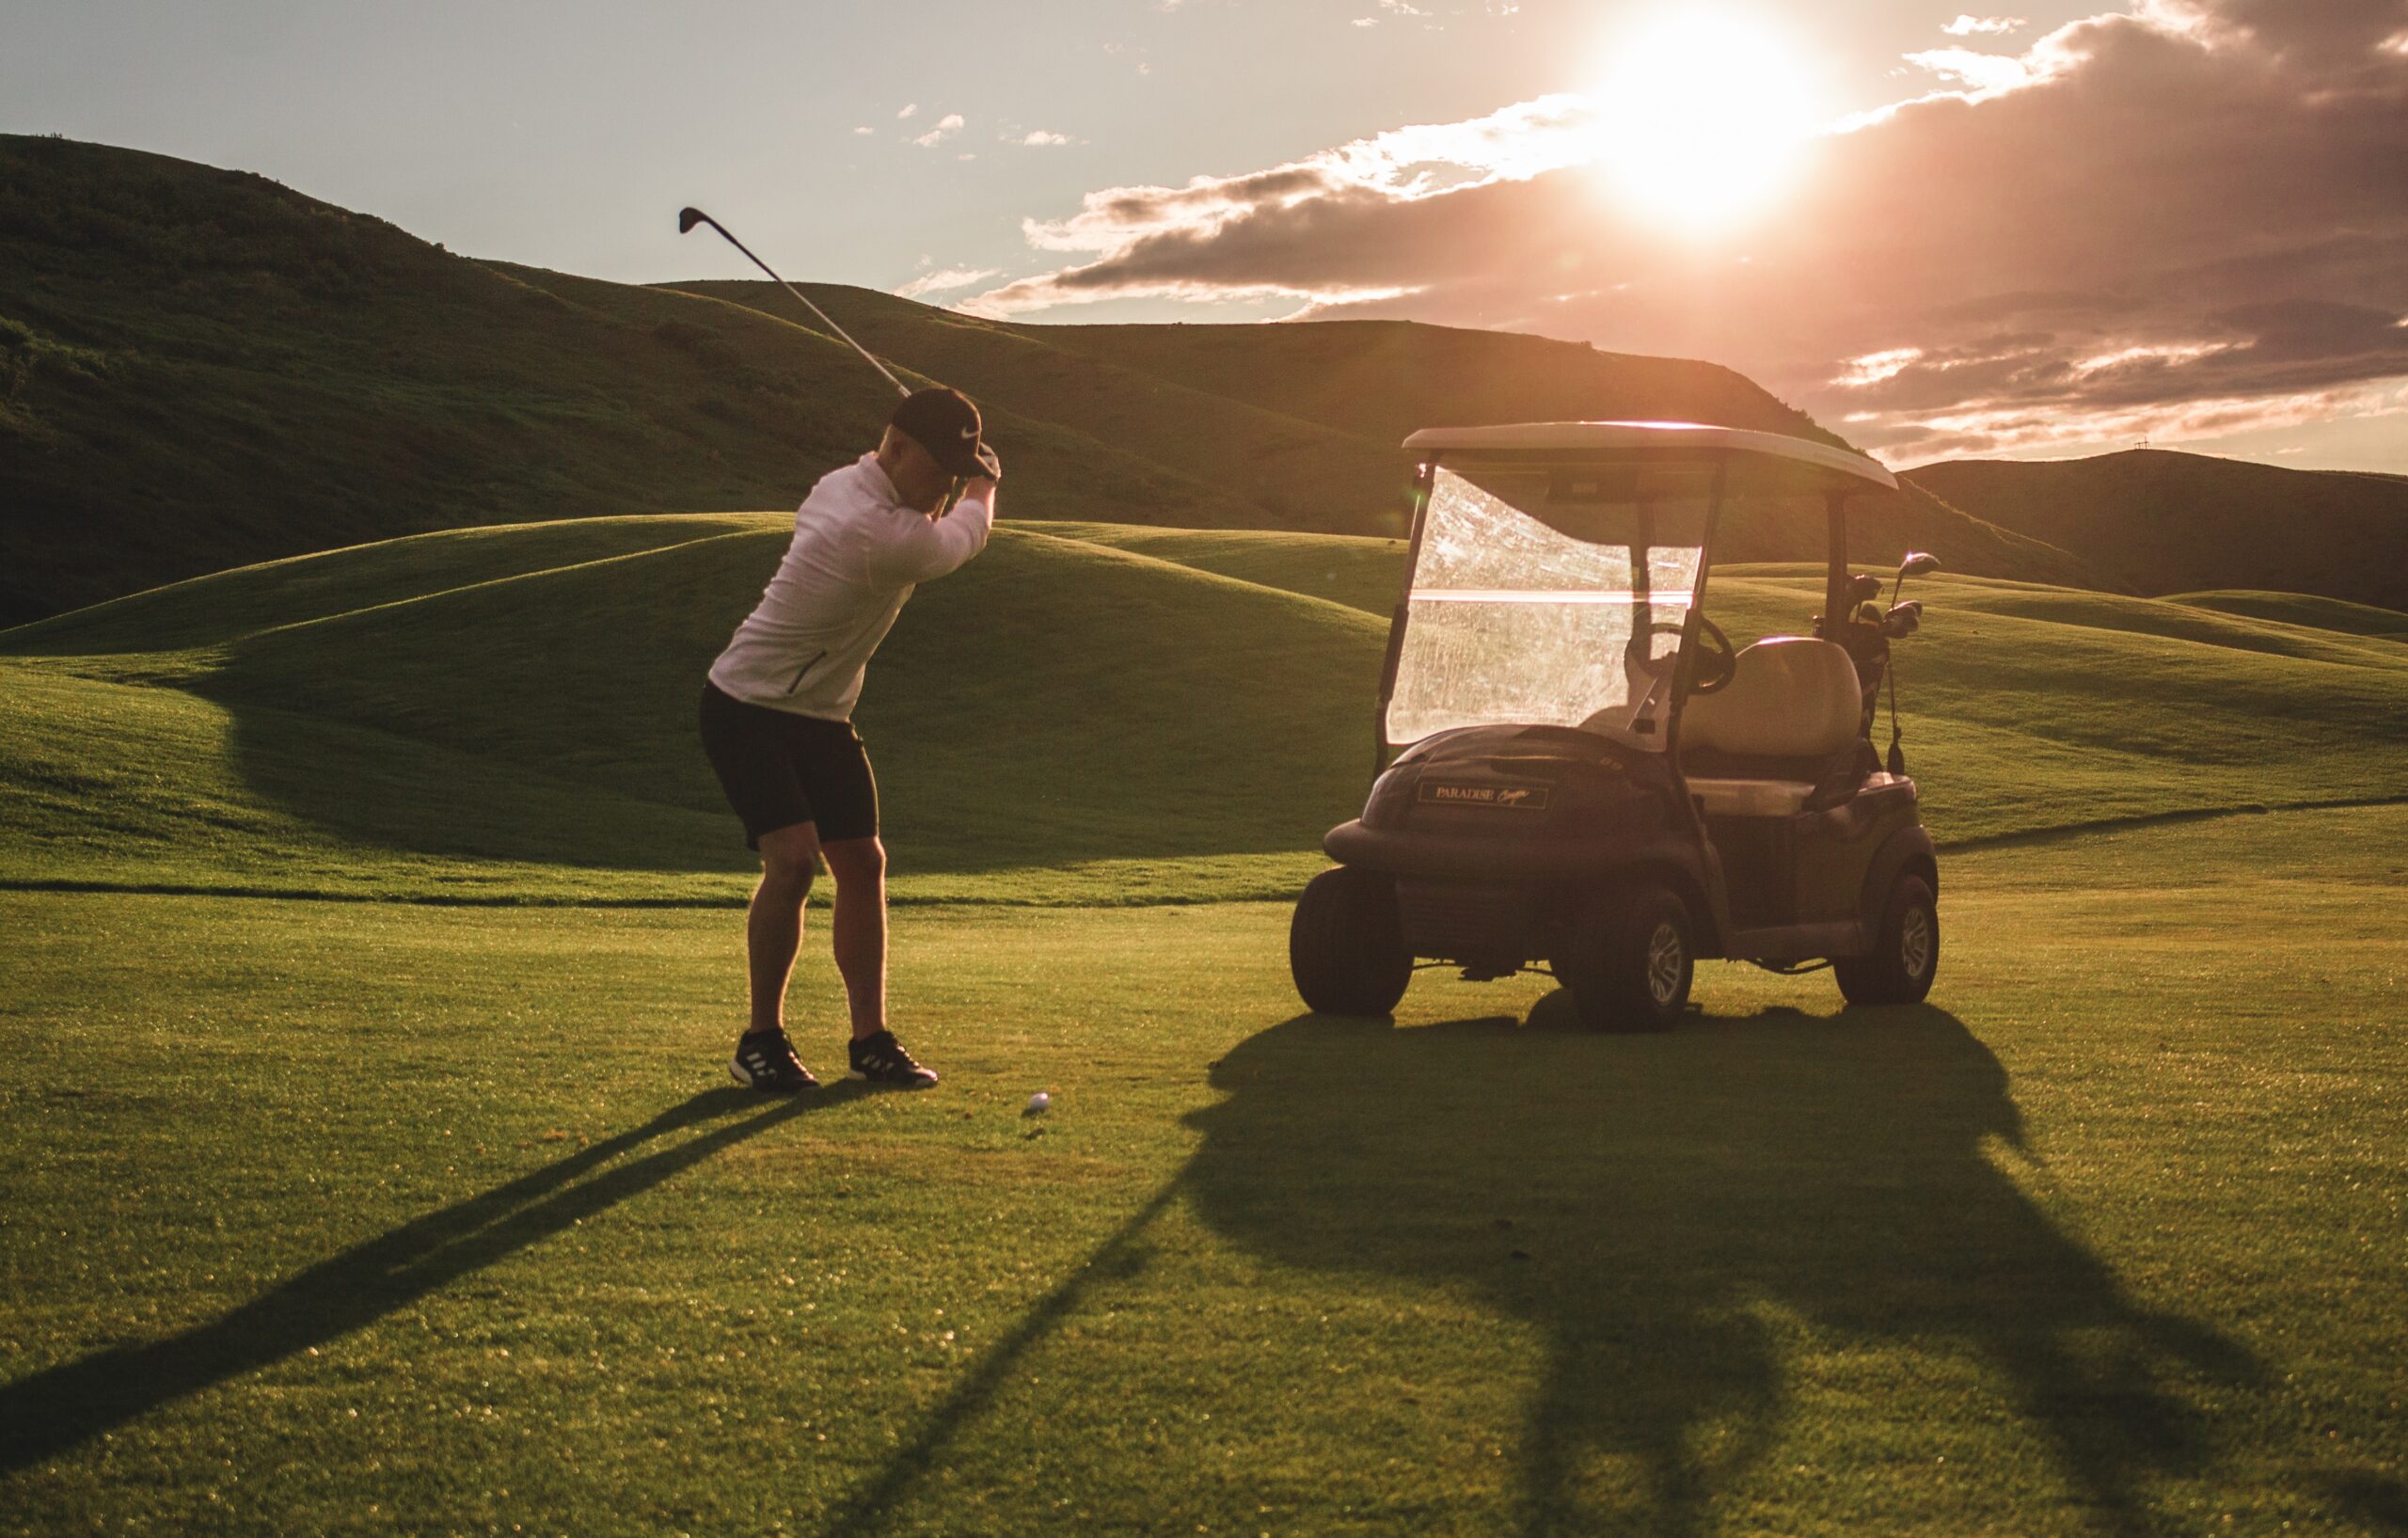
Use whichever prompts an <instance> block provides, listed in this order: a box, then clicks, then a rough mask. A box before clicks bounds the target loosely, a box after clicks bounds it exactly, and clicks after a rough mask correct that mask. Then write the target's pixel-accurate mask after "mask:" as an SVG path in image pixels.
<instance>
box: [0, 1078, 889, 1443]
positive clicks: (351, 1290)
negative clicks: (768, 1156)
mask: <svg viewBox="0 0 2408 1538" xmlns="http://www.w3.org/2000/svg"><path fill="white" fill-rule="evenodd" d="M849 1093H850V1092H849V1089H848V1086H834V1087H832V1088H831V1089H828V1090H823V1091H822V1092H820V1094H818V1095H817V1096H815V1097H812V1098H811V1099H809V1100H808V1101H806V1100H802V1099H799V1098H798V1099H789V1100H781V1101H779V1102H775V1103H774V1104H772V1105H770V1106H768V1107H767V1108H763V1107H762V1106H761V1104H760V1101H761V1097H760V1096H759V1095H758V1094H757V1093H755V1092H753V1091H750V1090H744V1089H736V1088H721V1089H714V1090H705V1092H703V1093H701V1094H698V1095H696V1096H694V1097H693V1098H692V1099H690V1100H688V1101H685V1102H682V1103H680V1104H677V1105H675V1106H673V1107H671V1108H670V1109H668V1110H666V1111H663V1112H662V1113H661V1114H660V1115H658V1116H657V1117H655V1118H653V1119H652V1120H650V1121H648V1122H646V1123H644V1124H643V1125H642V1126H641V1127H637V1128H635V1129H633V1130H632V1131H629V1132H625V1133H621V1134H618V1135H617V1136H615V1137H611V1138H607V1139H605V1140H603V1141H601V1142H598V1143H594V1144H591V1145H589V1146H588V1147H585V1148H581V1149H579V1150H577V1151H576V1152H574V1153H571V1154H569V1155H568V1156H567V1157H565V1158H563V1159H560V1160H558V1161H556V1162H554V1163H552V1164H549V1165H545V1166H544V1167H543V1168H541V1169H537V1170H533V1171H531V1172H530V1173H528V1174H526V1175H522V1176H520V1177H519V1178H518V1179H516V1180H515V1181H509V1182H508V1183H506V1184H503V1185H499V1186H496V1187H495V1188H494V1189H492V1190H490V1191H487V1192H485V1193H483V1195H481V1196H477V1197H470V1198H469V1199H468V1200H467V1201H464V1202H460V1203H459V1204H457V1205H455V1206H452V1207H447V1208H444V1209H443V1210H442V1211H440V1212H436V1213H429V1214H427V1215H426V1216H424V1217H421V1218H419V1219H417V1220H415V1221H413V1222H410V1223H406V1224H404V1225H403V1226H402V1227H400V1228H398V1229H392V1230H390V1231H389V1232H387V1233H384V1234H380V1235H378V1236H377V1237H376V1238H373V1239H371V1240H368V1241H367V1242H366V1243H364V1244H360V1245H355V1246H353V1247H352V1248H350V1249H347V1250H345V1251H343V1252H342V1253H341V1254H340V1255H337V1256H334V1257H333V1258H331V1259H329V1260H325V1261H320V1262H319V1263H318V1264H316V1265H314V1266H311V1267H310V1268H309V1270H307V1271H303V1272H300V1273H298V1274H297V1275H295V1276H293V1277H291V1278H289V1279H288V1280H286V1281H284V1282H282V1283H280V1284H278V1285H277V1286H276V1287H274V1288H272V1289H270V1290H269V1291H267V1292H262V1293H261V1294H260V1295H259V1296H258V1297H256V1298H254V1299H252V1300H251V1301H250V1302H248V1303H246V1304H244V1305H242V1306H241V1307H240V1308H235V1309H233V1310H232V1311H231V1312H230V1313H227V1314H224V1315H221V1316H220V1317H219V1318H217V1319H214V1320H213V1321H211V1322H210V1323H208V1324H198V1325H195V1326H194V1327H193V1328H191V1329H188V1330H185V1331H183V1332H182V1333H181V1334H177V1335H172V1336H169V1337H167V1338H166V1340H156V1341H152V1342H150V1343H148V1344H144V1345H130V1346H118V1347H113V1348H110V1349H108V1350H104V1351H99V1352H95V1353H93V1354H92V1355H90V1356H84V1357H81V1358H79V1359H77V1360H75V1361H71V1362H67V1363H64V1364H62V1365H60V1366H58V1367H54V1368H51V1369H49V1370H48V1371H46V1372H37V1373H35V1374H33V1375H32V1376H30V1377H26V1378H20V1379H18V1380H17V1381H16V1382H14V1383H11V1384H8V1385H7V1386H6V1387H0V1474H8V1473H13V1472H15V1471H16V1470H18V1469H21V1468H25V1467H31V1466H32V1465H35V1464H38V1463H40V1462H41V1461H42V1460H44V1459H46V1458H53V1457H56V1456H57V1455H58V1454H60V1453H62V1452H65V1451H69V1450H70V1449H71V1448H74V1447H76V1446H78V1445H80V1444H81V1443H83V1442H86V1441H87V1440H89V1439H91V1438H92V1437H95V1436H98V1435H101V1434H102V1433H103V1432H107V1431H111V1430H114V1429H115V1428H117V1427H119V1426H121V1425H124V1424H125V1423H126V1422H128V1421H130V1420H133V1419H135V1418H136V1417H138V1416H141V1415H144V1414H147V1413H149V1412H150V1411H151V1410H154V1409H157V1408H159V1407H160V1406H162V1405H165V1404H167V1403H172V1402H173V1401H176V1400H179V1399H182V1398H184V1397H185V1396H187V1395H190V1394H196V1393H199V1392H201V1391H202V1390H204V1389H207V1388H211V1387H215V1386H216V1385H218V1384H221V1383H225V1382H228V1381H230V1380H231V1379H233V1378H236V1377H239V1376H241V1375H243V1374H245V1373H247V1372H257V1371H258V1370H260V1369H261V1368H264V1367H267V1366H270V1365H271V1364H273V1363H276V1362H278V1361H281V1360H282V1359H284V1358H285V1357H287V1356H293V1354H295V1353H297V1352H300V1351H303V1350H306V1349H307V1348H309V1347H311V1346H317V1345H323V1344H325V1343H326V1342H328V1341H331V1340H338V1339H340V1338H341V1337H342V1336H345V1335H348V1334H350V1333H351V1332H352V1331H354V1330H356V1329H359V1328H361V1327H363V1326H365V1325H368V1324H373V1323H375V1322H376V1321H377V1320H378V1319H381V1318H383V1317H384V1316H385V1315H386V1314H388V1313H390V1312H392V1311H393V1310H394V1309H397V1308H402V1307H404V1305H407V1304H410V1303H414V1302H416V1301H417V1300H419V1299H420V1298H422V1297H425V1296H426V1295H427V1294H428V1293H430V1292H434V1291H436V1289H437V1288H440V1287H442V1286H444V1285H445V1284H446V1283H449V1282H452V1281H454V1280H456V1279H458V1278H459V1277H461V1276H467V1275H468V1274H469V1273H471V1272H475V1271H479V1270H482V1269H483V1268H484V1267H486V1266H489V1265H491V1264H493V1263H494V1262H495V1261H500V1260H502V1259H504V1258H506V1257H508V1256H510V1255H512V1254H515V1252H517V1251H519V1250H522V1249H525V1248H527V1247H528V1246H529V1245H533V1244H536V1243H538V1242H539V1241H541V1240H544V1239H547V1238H549V1237H550V1236H551V1235H553V1234H556V1233H559V1232H560V1231H562V1229H567V1228H569V1227H571V1226H573V1225H574V1224H576V1223H578V1221H580V1220H581V1219H584V1218H587V1217H591V1216H593V1215H594V1214H595V1213H600V1212H602V1211H604V1210H606V1209H608V1208H610V1207H612V1206H615V1205H616V1204H618V1203H619V1202H622V1201H625V1200H626V1199H627V1198H628V1197H632V1196H635V1195H637V1194H638V1193H640V1192H643V1191H648V1190H650V1189H651V1188H653V1187H654V1186H657V1185H658V1184H660V1183H661V1182H662V1181H666V1180H668V1179H670V1178H671V1177H672V1176H673V1175H676V1174H677V1173H679V1172H680V1171H682V1170H686V1169H689V1168H691V1167H692V1166H693V1165H698V1164H700V1163H702V1162H703V1161H704V1160H705V1159H708V1158H711V1157H712V1156H714V1155H716V1154H718V1153H721V1152H723V1151H724V1150H727V1149H729V1148H730V1147H732V1146H734V1145H736V1144H737V1143H741V1142H743V1141H744V1140H746V1139H747V1138H751V1137H757V1136H759V1135H760V1134H763V1133H766V1132H768V1131H769V1130H770V1129H771V1128H773V1127H776V1126H778V1125H779V1124H781V1123H782V1122H784V1121H786V1120H788V1119H790V1118H793V1117H794V1116H795V1115H797V1114H799V1113H800V1112H801V1111H803V1110H805V1109H808V1108H810V1107H811V1106H815V1105H825V1104H829V1103H831V1102H834V1101H840V1100H844V1099H848V1098H849ZM748 1110H749V1111H752V1112H753V1115H750V1116H744V1115H740V1114H739V1113H741V1112H744V1111H748ZM711 1122H719V1123H721V1125H717V1126H712V1127H709V1129H708V1130H707V1131H702V1132H698V1133H696V1134H694V1135H692V1136H689V1137H687V1138H685V1139H684V1140H683V1141H679V1142H675V1143H673V1145H672V1146H670V1147H666V1148H662V1149H659V1150H655V1151H653V1152H650V1153H644V1154H642V1156H641V1157H628V1156H629V1155H634V1154H636V1153H637V1152H638V1150H641V1149H642V1148H643V1147H644V1145H646V1144H649V1143H654V1142H657V1141H659V1140H661V1139H664V1138H669V1137H672V1136H673V1135H674V1134H679V1133H683V1132H686V1131H688V1130H689V1129H693V1128H699V1127H703V1126H705V1124H707V1123H711Z"/></svg>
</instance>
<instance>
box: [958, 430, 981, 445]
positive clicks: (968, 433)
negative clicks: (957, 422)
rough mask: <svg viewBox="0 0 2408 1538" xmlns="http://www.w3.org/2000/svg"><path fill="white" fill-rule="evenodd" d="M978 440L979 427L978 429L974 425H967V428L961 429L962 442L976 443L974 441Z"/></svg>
mask: <svg viewBox="0 0 2408 1538" xmlns="http://www.w3.org/2000/svg"><path fill="white" fill-rule="evenodd" d="M977 440H978V429H976V428H974V427H965V428H963V429H962V430H961V441H962V442H964V443H974V442H976V441H977Z"/></svg>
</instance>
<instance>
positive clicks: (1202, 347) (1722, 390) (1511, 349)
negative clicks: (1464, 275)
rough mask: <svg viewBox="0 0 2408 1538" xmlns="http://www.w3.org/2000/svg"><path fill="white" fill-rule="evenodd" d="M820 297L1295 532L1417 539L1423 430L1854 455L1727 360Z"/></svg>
mask: <svg viewBox="0 0 2408 1538" xmlns="http://www.w3.org/2000/svg"><path fill="white" fill-rule="evenodd" d="M677 287H678V288H679V289H681V290H684V291H688V292H692V293H711V294H717V295H724V296H726V297H728V298H730V299H732V300H735V301H737V302H740V303H743V304H748V305H752V306H754V307H756V308H758V309H761V310H762V311H763V312H765V313H768V314H772V315H787V314H791V313H793V312H794V311H795V310H796V309H797V308H799V307H797V306H796V304H795V302H794V300H793V298H792V297H791V296H789V295H787V294H785V293H782V292H781V291H780V290H779V289H778V287H777V285H775V284H773V283H768V282H726V283H704V284H679V285H677ZM805 288H806V292H808V293H811V294H812V296H813V299H814V302H815V303H816V304H818V305H819V306H820V307H821V308H822V309H828V310H829V311H830V312H831V313H832V314H834V315H836V316H837V318H838V319H839V321H840V322H841V324H843V325H845V326H846V328H847V329H848V330H853V331H854V334H855V335H857V336H859V337H861V338H862V339H863V341H864V342H865V343H866V344H867V345H869V346H871V347H872V348H873V349H876V350H879V351H881V352H891V353H892V354H893V356H895V357H909V358H911V359H913V360H914V361H915V362H920V363H921V364H922V366H924V367H926V368H927V369H928V370H929V371H930V372H931V373H935V374H938V375H940V376H942V377H943V378H945V379H948V380H951V381H954V382H956V383H958V384H960V385H961V386H962V387H963V388H967V389H970V390H971V391H972V392H973V393H974V394H977V395H978V396H979V398H980V399H982V400H994V401H998V402H1002V403H1004V404H1007V405H1010V406H1011V407H1013V408H1014V409H1015V410H1018V411H1021V412H1022V413H1024V414H1026V415H1029V416H1032V417H1038V418H1043V419H1046V420H1069V421H1077V422H1079V423H1081V424H1082V425H1083V426H1087V425H1090V424H1092V428H1091V430H1092V431H1094V432H1095V433H1096V436H1099V437H1101V438H1103V439H1105V440H1106V441H1109V442H1112V443H1116V444H1120V445H1123V446H1125V447H1130V448H1133V449H1136V450H1138V451H1139V452H1143V453H1145V454H1146V455H1147V456H1148V457H1149V458H1150V459H1154V460H1156V461H1158V462H1161V463H1164V464H1169V465H1175V466H1178V467H1179V468H1182V469H1185V470H1188V471H1190V472H1191V473H1194V474H1196V475H1199V476H1204V477H1217V478H1219V479H1221V480H1223V481H1224V482H1225V483H1227V484H1230V485H1232V486H1233V487H1234V488H1235V489H1238V490H1240V491H1242V492H1243V493H1244V495H1245V496H1246V497H1248V498H1249V499H1252V500H1253V501H1254V502H1256V503H1257V504H1259V505H1261V506H1263V507H1266V508H1269V509H1273V510H1275V512H1276V513H1277V514H1278V515H1279V516H1277V517H1276V518H1275V520H1273V521H1275V523H1276V524H1278V525H1279V526H1281V527H1285V528H1290V529H1317V530H1327V531H1340V532H1381V533H1388V534H1402V533H1403V532H1404V531H1405V530H1404V527H1403V518H1402V502H1403V498H1404V496H1405V493H1406V484H1405V472H1406V464H1405V461H1404V460H1403V458H1402V456H1401V455H1400V454H1399V452H1398V449H1397V446H1398V445H1399V444H1401V443H1402V442H1403V441H1404V439H1405V437H1406V436H1408V435H1410V434H1412V433H1413V432H1414V431H1416V430H1417V429H1418V428H1423V427H1435V426H1452V427H1464V426H1476V425H1481V424H1484V423H1491V422H1511V421H1616V420H1669V421H1701V422H1713V423H1716V424H1718V425H1721V426H1726V427H1746V428H1752V429H1754V430H1757V431H1759V432H1767V433H1782V434H1787V435H1789V436H1793V437H1803V438H1809V439H1812V440H1814V441H1815V442H1819V443H1830V444H1834V445H1837V446H1838V447H1841V448H1847V447H1849V445H1848V444H1847V442H1846V440H1845V439H1843V438H1841V437H1840V436H1837V435H1836V434H1833V433H1830V432H1828V431H1826V430H1825V429H1824V428H1822V427H1820V426H1817V425H1816V424H1815V422H1814V420H1813V419H1812V418H1809V417H1808V416H1807V415H1806V414H1805V413H1803V412H1801V411H1798V410H1797V409H1795V408H1794V407H1792V406H1790V405H1788V404H1785V403H1783V402H1782V401H1780V400H1778V399H1776V398H1774V397H1773V396H1772V395H1771V394H1769V393H1767V392H1766V390H1765V389H1764V388H1761V387H1760V386H1758V385H1757V384H1755V383H1754V382H1753V381H1752V380H1750V379H1748V378H1747V377H1746V376H1744V375H1742V374H1739V373H1735V372H1733V371H1732V370H1730V369H1726V368H1724V367H1722V366H1721V365H1719V364H1715V363H1702V362H1697V361H1695V360H1692V359H1687V358H1669V357H1640V356H1638V355H1635V354H1628V353H1607V352H1600V351H1598V350H1597V349H1596V348H1593V347H1590V346H1588V345H1586V344H1584V343H1579V342H1568V341H1554V340H1551V339H1549V338H1545V337H1533V336H1524V335H1520V334H1518V333H1513V332H1505V331H1469V330H1464V329H1461V328H1459V327H1454V326H1444V325H1422V324H1420V323H1418V322H1413V321H1331V322H1319V323H1314V324H1311V325H1001V324H996V323H992V322H987V321H980V320H975V319H973V318H971V317H968V316H962V315H955V314H951V313H949V312H946V311H943V310H933V309H928V308H927V306H924V305H915V304H911V303H910V302H908V301H905V300H901V299H896V298H894V297H892V296H890V295H886V294H879V293H868V292H866V291H864V290H861V289H848V288H840V287H836V286H832V285H824V284H821V285H805ZM856 328H858V329H856ZM1851 505H1852V507H1853V509H1854V515H1853V523H1854V532H1855V535H1856V538H1857V540H1858V541H1859V548H1860V549H1861V550H1867V551H1871V550H1885V551H1890V552H1893V555H1892V557H1891V558H1892V559H1894V558H1895V557H1894V552H1901V551H1905V550H1909V549H1922V550H1931V551H1934V552H1936V553H1937V554H1939V555H1940V556H1941V558H1942V559H1943V560H1944V561H1945V562H1946V563H1948V565H1949V567H1950V569H1952V570H1955V571H1960V572H1972V573H1977V574H1979V575H1982V576H1986V577H2011V578H2017V579H2023V580H2027V581H2039V582H2053V583H2059V584H2064V585H2069V586H2076V587H2095V586H2098V585H2099V578H2098V576H2097V575H2096V574H2095V573H2094V572H2092V571H2091V570H2090V569H2089V568H2088V567H2086V566H2085V565H2084V564H2083V563H2082V562H2081V561H2079V560H2077V559H2075V558H2074V557H2072V556H2070V555H2068V554H2067V553H2066V552H2065V551H2064V550H2061V549H2058V548H2055V547H2052V546H2050V545H2048V544H2046V543H2044V542H2042V541H2040V540H2038V539H2035V538H2033V537H2031V536H2029V535H2027V534H2021V533H2017V532H2013V531H2009V530H2005V529H2001V528H1998V527H1995V526H1993V525H1991V524H1988V523H1985V522H1983V521H1982V520H1981V519H1979V518H1976V517H1972V516H1968V515H1966V514H1964V513H1963V512H1961V511H1959V510H1958V509H1957V508H1954V507H1951V506H1949V505H1948V504H1947V503H1946V502H1944V501H1942V500H1941V499H1940V498H1938V497H1935V496H1933V495H1932V494H1931V493H1930V492H1928V491H1925V490H1924V489H1923V488H1921V487H1918V486H1912V485H1903V486H1901V487H1900V489H1899V490H1898V491H1897V492H1895V493H1890V492H1875V493H1871V494H1868V495H1866V496H1862V497H1860V498H1858V499H1855V501H1854V502H1853V503H1852V504H1851ZM1333 513H1336V514H1339V516H1333V515H1332V514H1333ZM1119 521H1122V522H1129V521H1138V522H1145V523H1171V522H1175V521H1176V520H1173V519H1167V518H1161V519H1157V518H1145V519H1138V520H1130V519H1121V520H1119ZM1822 537H1823V535H1822V523H1821V521H1820V514H1819V509H1805V510H1799V511H1798V512H1797V513H1796V514H1795V515H1789V516H1759V517H1755V518H1752V519H1746V518H1741V519H1734V520H1733V521H1732V522H1731V524H1730V526H1729V527H1727V528H1726V529H1725V531H1724V541H1723V544H1724V549H1725V550H1726V552H1727V553H1728V554H1729V556H1730V557H1731V559H1734V560H1740V561H1791V560H1798V559H1801V558H1809V557H1812V556H1814V555H1816V554H1818V553H1819V552H1820V550H1821V548H1822V546H1821V541H1822Z"/></svg>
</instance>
